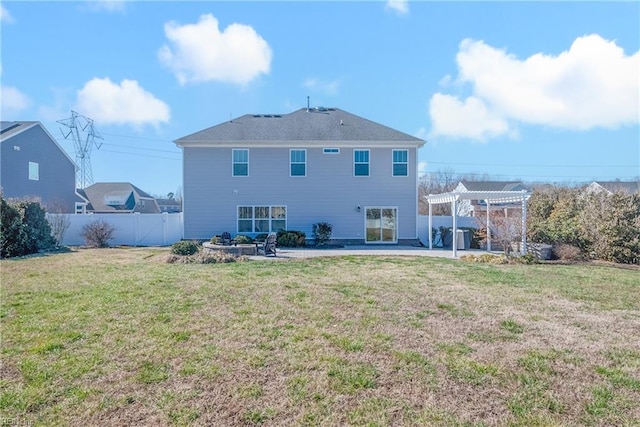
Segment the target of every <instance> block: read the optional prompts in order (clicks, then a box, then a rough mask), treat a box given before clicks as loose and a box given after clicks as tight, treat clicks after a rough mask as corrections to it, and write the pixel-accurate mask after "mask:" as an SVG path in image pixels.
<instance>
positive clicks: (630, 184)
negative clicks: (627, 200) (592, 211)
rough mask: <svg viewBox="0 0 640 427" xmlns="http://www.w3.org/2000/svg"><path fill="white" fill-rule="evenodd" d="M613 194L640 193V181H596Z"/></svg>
mask: <svg viewBox="0 0 640 427" xmlns="http://www.w3.org/2000/svg"><path fill="white" fill-rule="evenodd" d="M594 182H595V183H596V184H598V185H600V186H601V187H602V188H604V189H606V190H607V191H609V192H611V193H615V192H617V191H622V192H624V193H627V194H634V193H640V181H594Z"/></svg>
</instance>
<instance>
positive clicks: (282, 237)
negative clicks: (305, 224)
mask: <svg viewBox="0 0 640 427" xmlns="http://www.w3.org/2000/svg"><path fill="white" fill-rule="evenodd" d="M306 239H307V236H306V234H304V232H302V231H293V230H288V231H287V230H280V231H278V235H277V237H276V244H277V245H278V246H285V247H290V248H295V247H299V246H306V244H307V240H306Z"/></svg>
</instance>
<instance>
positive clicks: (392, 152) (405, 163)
mask: <svg viewBox="0 0 640 427" xmlns="http://www.w3.org/2000/svg"><path fill="white" fill-rule="evenodd" d="M396 151H404V152H405V153H407V161H406V162H396V161H394V160H393V154H394V153H395V152H396ZM396 164H398V165H402V164H404V165H405V166H406V167H407V173H406V174H405V175H396V174H395V173H394V172H395V171H394V166H395V165H396ZM391 176H392V177H393V178H407V177H408V176H409V149H407V148H394V149H393V150H391Z"/></svg>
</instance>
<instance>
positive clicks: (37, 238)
mask: <svg viewBox="0 0 640 427" xmlns="http://www.w3.org/2000/svg"><path fill="white" fill-rule="evenodd" d="M0 224H1V231H0V257H2V258H8V257H15V256H22V255H28V254H32V253H36V252H38V251H40V250H46V249H51V248H53V246H54V244H55V243H54V240H53V238H52V237H51V227H50V226H49V223H48V222H47V219H46V216H45V211H44V209H43V208H42V206H40V203H37V202H28V201H27V202H25V201H22V202H17V203H12V204H9V203H7V202H6V201H5V200H4V199H2V207H1V213H0Z"/></svg>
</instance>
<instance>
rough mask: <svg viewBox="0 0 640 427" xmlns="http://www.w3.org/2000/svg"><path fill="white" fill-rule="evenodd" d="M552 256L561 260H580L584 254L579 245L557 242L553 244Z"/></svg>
mask: <svg viewBox="0 0 640 427" xmlns="http://www.w3.org/2000/svg"><path fill="white" fill-rule="evenodd" d="M552 253H553V257H554V258H557V259H560V260H562V261H582V260H584V256H583V254H582V251H581V250H580V248H579V247H577V246H573V245H570V244H568V243H557V244H555V245H553V249H552Z"/></svg>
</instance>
